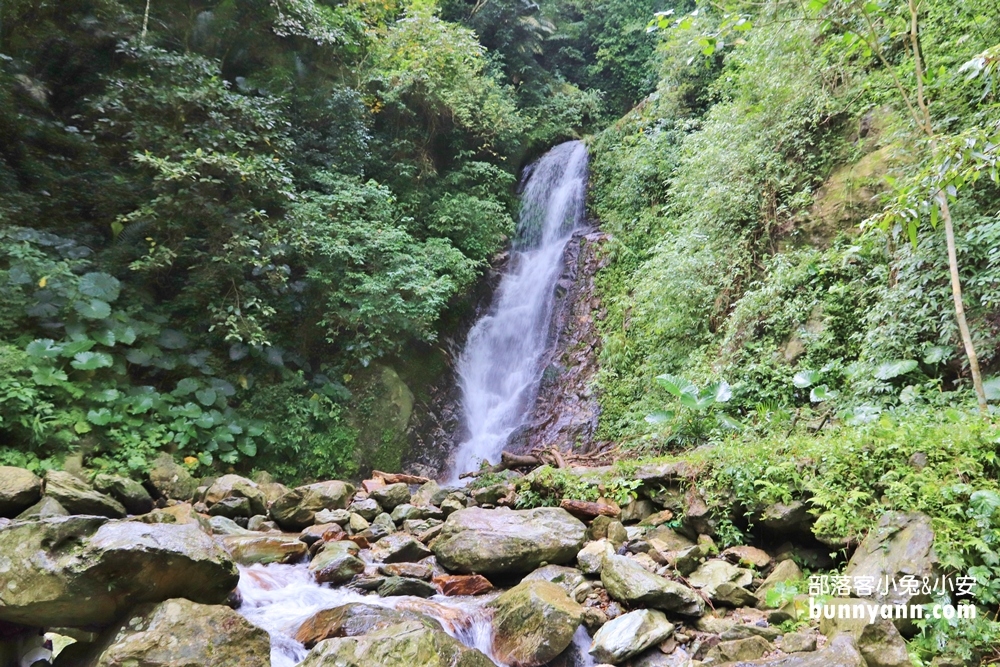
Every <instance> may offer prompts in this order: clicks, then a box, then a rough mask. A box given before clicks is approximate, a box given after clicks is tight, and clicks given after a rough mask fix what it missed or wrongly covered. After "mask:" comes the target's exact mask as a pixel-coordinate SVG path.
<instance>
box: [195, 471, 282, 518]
mask: <svg viewBox="0 0 1000 667" xmlns="http://www.w3.org/2000/svg"><path fill="white" fill-rule="evenodd" d="M228 498H245V499H246V500H247V504H248V505H249V509H250V512H249V514H247V515H246V516H248V517H250V516H254V515H255V514H266V513H267V497H266V496H265V495H264V492H263V491H261V490H260V487H258V486H257V484H256V483H255V482H251V481H250V480H249V479H247V478H246V477H240V476H239V475H223V476H222V477H220V478H218V479H217V480H215V482H214V483H213V484H212V485H211V486H210V487H208V490H207V491H206V492H205V499H204V501H205V503H206V504H208V505H209V506H210V507H211V506H212V505H214V504H215V503H220V502H222V501H224V500H226V499H228Z"/></svg>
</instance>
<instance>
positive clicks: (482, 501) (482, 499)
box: [472, 484, 508, 505]
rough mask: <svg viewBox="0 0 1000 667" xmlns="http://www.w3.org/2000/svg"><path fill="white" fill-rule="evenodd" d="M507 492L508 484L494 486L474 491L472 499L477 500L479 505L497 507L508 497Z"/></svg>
mask: <svg viewBox="0 0 1000 667" xmlns="http://www.w3.org/2000/svg"><path fill="white" fill-rule="evenodd" d="M507 491H508V487H507V485H506V484H493V485H492V486H487V487H484V488H481V489H476V490H474V491H473V492H472V497H473V498H474V499H475V501H476V504H477V505H496V504H497V502H499V501H500V499H501V498H503V497H504V496H506V495H507Z"/></svg>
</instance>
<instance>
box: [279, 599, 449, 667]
mask: <svg viewBox="0 0 1000 667" xmlns="http://www.w3.org/2000/svg"><path fill="white" fill-rule="evenodd" d="M407 621H416V622H418V623H420V624H422V625H423V626H424V627H426V628H427V629H429V630H435V631H440V630H441V629H442V628H441V625H440V624H439V623H438V622H437V621H435V620H434V619H432V618H430V617H429V616H424V615H423V614H418V613H416V612H412V611H406V610H397V609H390V608H388V607H379V606H376V605H371V604H364V603H362V602H355V603H352V604H346V605H342V606H340V607H334V608H333V609H324V610H323V611H321V612H319V613H317V614H316V615H314V616H312V617H310V618H309V620H307V621H306V622H305V623H303V624H302V625H301V626H300V627H299V629H298V631H297V632H296V633H295V641H297V642H299V643H301V644H302V645H304V646H305V647H306V648H312V647H313V646H315V645H316V644H318V643H319V642H321V641H323V640H324V639H330V638H331V637H357V636H359V635H365V634H368V633H370V632H375V631H378V630H382V629H384V628H387V627H389V626H392V625H398V624H400V623H405V622H407ZM411 667H416V665H412V666H411Z"/></svg>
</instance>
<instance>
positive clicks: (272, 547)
mask: <svg viewBox="0 0 1000 667" xmlns="http://www.w3.org/2000/svg"><path fill="white" fill-rule="evenodd" d="M247 533H249V534H243V535H229V536H227V537H223V538H222V544H223V545H224V546H225V547H226V551H228V552H229V554H230V556H232V558H233V560H234V561H236V562H237V563H239V564H240V565H255V564H257V563H260V564H267V563H294V562H295V561H297V560H300V559H302V558H304V557H305V555H306V554H307V553H308V552H309V548H308V547H307V546H306V543H305V542H303V541H302V540H300V539H299V538H298V536H297V535H279V534H263V535H262V534H260V533H255V532H253V531H247Z"/></svg>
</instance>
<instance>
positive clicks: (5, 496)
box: [0, 466, 42, 518]
mask: <svg viewBox="0 0 1000 667" xmlns="http://www.w3.org/2000/svg"><path fill="white" fill-rule="evenodd" d="M41 497H42V480H40V479H39V478H38V477H37V476H36V475H35V474H34V473H33V472H31V471H30V470H25V469H24V468H15V467H13V466H0V516H3V517H8V518H12V517H15V516H17V515H18V514H20V513H21V512H23V511H25V510H26V509H28V508H29V507H31V506H32V505H34V504H35V503H37V502H38V500H39V499H40V498H41Z"/></svg>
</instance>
